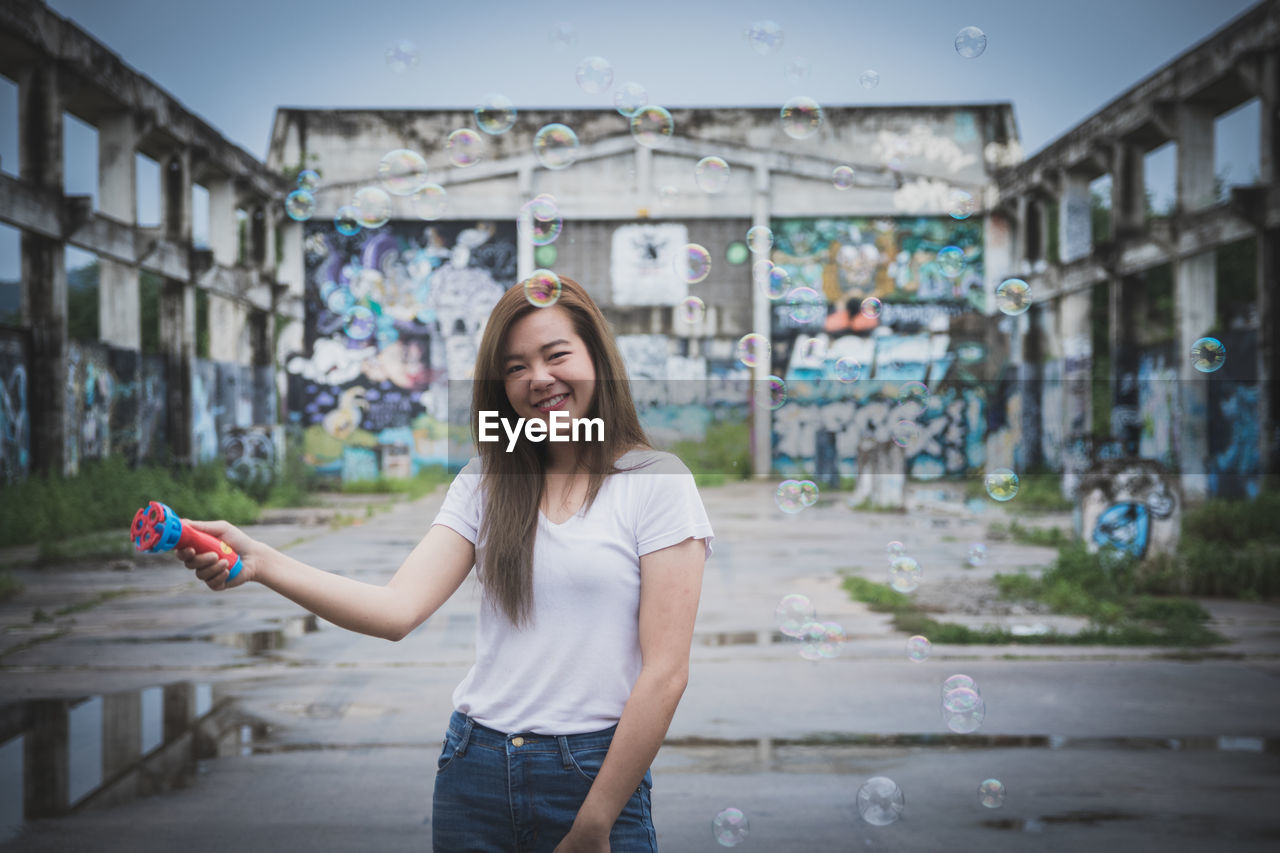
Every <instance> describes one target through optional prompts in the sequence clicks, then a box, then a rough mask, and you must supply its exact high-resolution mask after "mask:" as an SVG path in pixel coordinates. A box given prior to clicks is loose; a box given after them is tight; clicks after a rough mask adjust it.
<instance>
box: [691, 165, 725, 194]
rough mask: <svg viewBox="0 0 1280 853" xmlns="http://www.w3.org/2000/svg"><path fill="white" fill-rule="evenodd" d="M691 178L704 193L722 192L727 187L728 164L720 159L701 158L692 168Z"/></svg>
mask: <svg viewBox="0 0 1280 853" xmlns="http://www.w3.org/2000/svg"><path fill="white" fill-rule="evenodd" d="M693 177H694V180H695V181H697V183H698V187H699V188H700V189H701V190H702V191H703V192H704V193H711V194H715V193H719V192H724V188H725V187H727V186H728V185H729V164H728V163H726V162H725V161H724V160H723V159H722V158H720V157H703V158H702V159H701V160H699V161H698V165H696V166H694V167H693Z"/></svg>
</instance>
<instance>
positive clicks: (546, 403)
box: [536, 394, 569, 411]
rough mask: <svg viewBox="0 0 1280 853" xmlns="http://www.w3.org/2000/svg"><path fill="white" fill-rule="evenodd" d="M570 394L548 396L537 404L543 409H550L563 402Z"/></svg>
mask: <svg viewBox="0 0 1280 853" xmlns="http://www.w3.org/2000/svg"><path fill="white" fill-rule="evenodd" d="M568 396H569V395H568V394H557V395H555V396H554V397H548V398H547V399H545V400H543V401H541V402H539V403H537V404H536V406H537V408H539V409H542V410H543V411H550V410H552V409H554V408H556V407H557V406H559V405H560V404H561V403H563V402H564V401H565V400H566V399H567V398H568Z"/></svg>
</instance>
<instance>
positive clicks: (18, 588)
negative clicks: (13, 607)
mask: <svg viewBox="0 0 1280 853" xmlns="http://www.w3.org/2000/svg"><path fill="white" fill-rule="evenodd" d="M21 594H22V581H20V580H18V579H17V578H15V577H14V576H13V572H0V601H8V600H9V599H11V598H17V597H18V596H19V595H21Z"/></svg>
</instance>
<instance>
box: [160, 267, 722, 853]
mask: <svg viewBox="0 0 1280 853" xmlns="http://www.w3.org/2000/svg"><path fill="white" fill-rule="evenodd" d="M561 288H562V289H561V295H560V298H559V300H558V301H557V302H556V303H555V304H553V305H551V306H549V307H537V306H535V305H534V304H532V303H531V302H530V301H529V300H528V299H527V298H526V295H525V291H524V288H523V287H522V286H521V285H517V286H515V287H513V288H511V289H510V290H508V291H507V292H506V293H505V294H504V295H503V296H502V298H501V299H499V300H498V303H497V305H495V306H494V309H493V312H492V313H491V315H490V317H489V319H488V322H487V324H486V326H485V330H484V336H483V338H482V340H481V344H480V350H479V353H478V354H477V358H476V365H475V377H476V379H475V386H474V392H473V396H472V405H471V425H472V433H473V436H475V437H476V438H477V442H476V446H477V448H478V449H479V456H478V457H477V458H475V459H473V460H472V461H471V462H470V463H468V464H467V466H466V467H464V468H463V469H462V471H461V472H460V473H459V474H458V476H457V477H456V478H455V480H454V481H453V483H452V485H451V486H450V487H449V492H448V494H447V495H446V497H445V500H444V504H443V506H442V507H441V509H440V512H439V514H438V515H437V517H436V519H435V522H434V523H433V525H432V526H431V528H430V529H429V530H428V531H427V534H426V536H424V537H423V539H422V541H421V542H420V543H419V544H418V546H417V547H416V548H415V549H414V550H413V552H412V553H411V554H410V555H409V557H408V559H406V560H405V562H404V564H403V565H402V566H401V567H400V569H399V571H397V572H396V574H395V576H394V577H392V579H391V580H390V582H389V583H388V584H387V585H386V586H385V587H380V586H375V585H371V584H366V583H362V582H359V581H356V580H353V579H351V578H344V577H341V576H338V575H333V574H329V573H328V572H324V571H321V570H318V569H314V568H312V567H310V566H306V565H304V564H302V563H300V562H298V561H297V560H294V559H292V558H290V557H287V556H285V555H283V554H280V553H279V552H277V551H275V550H273V549H271V548H268V547H266V546H264V545H262V544H261V543H258V542H255V541H253V540H252V539H250V538H249V537H247V536H246V535H245V534H244V533H242V532H241V531H239V530H237V529H236V528H234V527H232V526H231V525H229V524H227V523H226V522H208V523H202V522H193V523H194V524H196V526H198V527H199V528H200V529H202V530H205V531H207V532H209V533H212V534H214V535H216V536H219V537H220V538H222V539H223V540H225V541H226V542H227V543H228V544H229V545H231V546H232V547H233V548H234V549H235V550H236V551H238V552H239V554H240V555H241V558H242V560H243V569H242V571H241V573H240V574H239V575H238V576H237V577H236V582H235V583H234V584H232V585H233V586H239V585H240V584H242V583H247V582H248V581H250V580H257V581H258V582H260V583H262V584H264V585H266V586H268V587H270V588H271V589H273V590H275V591H277V592H279V593H281V594H282V595H284V596H286V597H287V598H289V599H291V600H292V601H295V602H297V603H298V604H300V605H302V606H303V607H305V608H306V609H308V610H310V611H311V612H313V613H315V614H317V615H319V616H321V617H322V618H324V619H326V620H328V621H330V622H333V623H334V624H337V625H340V626H342V627H345V628H348V629H351V630H354V631H360V632H361V633H365V634H370V635H373V636H377V637H384V638H386V639H390V640H400V639H402V638H403V637H404V636H406V635H407V634H409V633H410V632H411V631H413V629H415V628H416V627H417V626H418V625H420V624H422V622H423V621H425V620H426V619H427V618H428V617H430V616H431V614H433V613H434V612H435V611H436V610H437V609H438V608H439V607H440V606H441V605H442V604H443V603H444V602H445V601H446V600H448V598H449V596H451V595H452V594H453V593H454V592H455V591H456V590H457V589H458V587H459V586H461V585H462V582H463V580H465V579H466V576H467V574H468V573H469V572H470V571H471V569H472V567H473V566H475V567H476V571H477V577H478V579H479V581H480V584H481V588H482V590H483V598H482V602H481V608H480V614H479V619H478V623H477V630H476V663H475V665H474V666H473V667H472V668H471V671H470V672H469V673H468V674H467V676H466V677H465V678H464V679H463V681H462V683H461V684H460V685H459V686H458V688H457V689H456V690H455V691H454V694H453V701H454V707H455V709H456V710H455V711H454V713H453V716H452V717H451V719H450V721H449V726H448V730H447V733H446V737H445V743H444V748H443V750H442V752H441V754H440V758H439V761H438V763H437V773H436V783H435V795H434V801H433V809H432V812H433V814H432V841H433V846H434V849H435V850H436V851H439V852H440V853H443V851H463V850H466V851H543V850H546V851H552V850H554V851H557V853H568V851H593V853H596V851H608V850H610V849H611V846H612V849H614V850H625V851H629V853H630V851H643V850H656V849H657V838H656V835H655V832H654V828H653V820H652V810H651V806H650V795H649V789H650V786H651V785H652V776H651V773H650V771H649V765H650V764H651V763H652V761H653V758H654V756H655V755H656V754H657V751H658V747H659V746H660V745H661V743H662V739H663V737H664V736H665V734H666V731H667V728H668V726H669V725H670V723H671V718H672V715H673V714H674V713H675V709H676V705H677V703H678V702H679V700H680V697H681V695H682V694H683V692H684V687H685V684H686V682H687V679H688V669H689V648H690V644H691V641H692V636H693V624H694V618H695V615H696V613H697V608H698V596H699V594H700V591H701V585H702V569H703V563H704V560H705V558H706V557H707V556H709V555H710V553H711V540H712V538H713V535H714V534H713V533H712V530H711V525H710V522H709V521H708V520H707V516H706V511H705V509H704V508H703V506H702V501H701V499H700V498H699V496H698V492H697V489H696V487H695V486H694V483H693V477H692V475H691V474H690V473H689V470H688V469H687V468H686V467H685V466H684V465H683V464H682V463H681V462H680V461H679V460H678V459H676V458H675V457H673V456H671V455H669V454H665V453H659V452H657V451H654V450H652V449H651V447H650V446H649V443H648V441H647V440H646V439H645V436H644V432H643V430H642V429H641V428H640V422H639V418H638V417H637V415H636V411H635V406H634V404H633V402H632V398H631V391H630V388H629V386H628V382H627V378H626V373H625V369H624V367H623V364H622V359H621V356H620V354H619V352H618V349H617V346H616V344H615V343H614V341H613V339H612V337H611V335H610V334H609V329H608V323H607V322H606V320H605V319H604V316H603V314H601V312H600V309H599V308H598V307H597V306H596V305H595V303H594V302H593V301H592V300H591V298H590V296H589V295H588V294H587V292H586V291H585V290H584V289H583V288H582V286H581V285H579V284H578V283H577V282H575V281H573V280H572V279H568V278H561ZM495 411H496V412H498V413H499V415H500V417H501V418H503V419H506V420H507V421H508V422H510V423H515V422H517V419H519V418H525V419H534V420H541V421H544V422H548V423H549V422H550V420H551V417H552V415H551V413H552V412H563V413H565V414H566V415H567V416H568V417H569V418H570V419H574V418H599V419H600V420H601V421H602V422H603V424H604V435H603V438H602V439H601V440H591V441H587V440H585V439H580V440H579V441H577V442H548V441H542V442H535V441H530V440H525V439H521V440H518V441H516V442H515V443H514V445H513V446H510V448H509V445H508V442H507V440H506V437H505V436H504V437H503V440H502V441H497V442H488V441H479V440H478V438H479V433H478V424H479V418H480V413H481V412H495ZM592 438H593V439H596V438H599V436H598V434H597V435H593V436H592ZM178 556H179V558H180V559H182V560H183V561H184V562H185V563H186V565H187V566H188V568H191V569H194V570H195V572H196V577H197V578H199V579H200V580H202V581H205V582H206V583H207V584H208V585H209V587H210V588H211V589H215V590H221V589H224V588H226V586H227V583H226V577H227V567H226V562H225V561H223V560H219V559H217V557H216V555H214V554H194V553H192V552H191V551H190V550H185V551H183V552H181V553H179V555H178Z"/></svg>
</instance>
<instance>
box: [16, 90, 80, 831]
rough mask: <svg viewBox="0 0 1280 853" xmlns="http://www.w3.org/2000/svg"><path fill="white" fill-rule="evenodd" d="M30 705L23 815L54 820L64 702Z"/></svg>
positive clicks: (59, 795)
mask: <svg viewBox="0 0 1280 853" xmlns="http://www.w3.org/2000/svg"><path fill="white" fill-rule="evenodd" d="M59 114H61V113H59ZM59 139H61V137H59ZM24 162H25V161H24ZM32 705H33V707H32V709H31V720H32V726H31V728H30V729H29V730H28V733H27V737H26V754H25V755H24V756H23V764H24V765H25V766H26V767H28V768H30V770H29V771H28V772H27V775H26V779H24V780H23V799H24V800H25V801H26V804H27V814H26V816H27V817H29V818H39V817H56V816H58V815H60V814H63V813H65V812H66V809H67V800H68V789H69V785H68V783H69V781H70V778H71V771H70V767H69V763H68V762H69V758H70V756H69V745H70V739H71V733H70V726H69V724H68V720H67V703H66V701H65V700H61V699H36V700H34V701H33V703H32Z"/></svg>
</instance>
